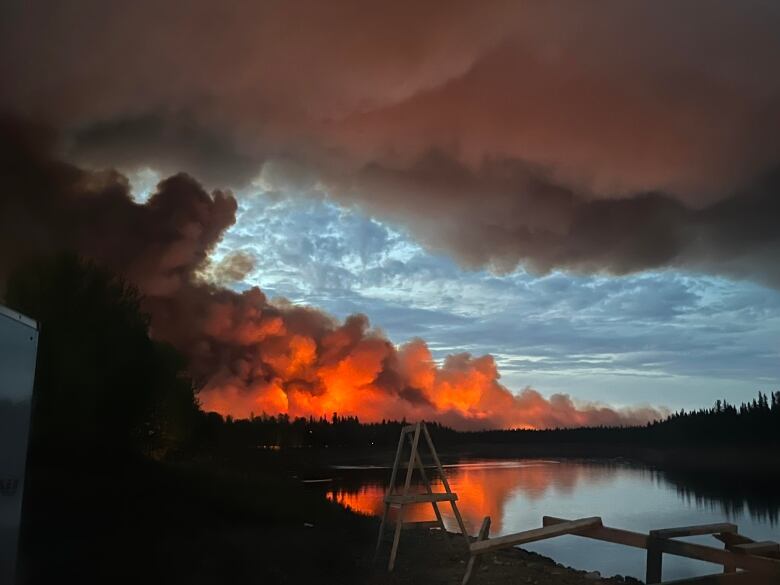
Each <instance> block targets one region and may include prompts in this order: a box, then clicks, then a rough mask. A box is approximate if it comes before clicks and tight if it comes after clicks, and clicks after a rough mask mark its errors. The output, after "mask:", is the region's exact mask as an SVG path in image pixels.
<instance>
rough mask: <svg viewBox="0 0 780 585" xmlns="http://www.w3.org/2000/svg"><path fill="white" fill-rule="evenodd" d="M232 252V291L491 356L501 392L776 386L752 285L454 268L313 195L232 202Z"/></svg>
mask: <svg viewBox="0 0 780 585" xmlns="http://www.w3.org/2000/svg"><path fill="white" fill-rule="evenodd" d="M236 250H242V251H244V252H246V253H249V254H251V255H252V256H253V258H254V259H255V268H254V270H253V271H252V272H251V273H250V274H249V275H248V276H247V278H246V281H245V282H242V283H236V284H235V286H236V288H238V289H241V288H244V287H246V286H250V285H257V286H259V287H260V288H262V289H263V290H265V291H266V293H267V294H269V296H282V297H285V298H288V299H290V300H292V301H294V302H299V303H305V304H309V305H313V306H317V307H320V308H323V309H325V310H327V311H329V312H331V313H333V314H335V315H336V316H338V317H340V318H343V317H345V316H346V315H348V314H350V313H354V312H361V313H365V314H366V315H368V316H369V318H370V319H371V322H372V323H373V324H374V325H375V326H378V327H380V328H381V329H382V330H383V331H384V332H385V333H386V334H387V335H388V336H389V337H390V339H391V340H393V341H394V342H395V343H402V342H404V341H407V340H408V339H411V338H413V337H422V338H423V339H425V340H426V341H427V342H428V343H429V345H430V347H431V350H432V352H433V355H434V357H435V358H437V359H443V358H444V357H445V356H446V355H447V354H449V353H458V352H462V351H469V352H471V353H474V354H483V353H491V354H493V355H494V356H495V358H496V361H497V363H498V364H499V367H500V370H501V373H502V380H503V381H504V382H505V383H506V384H507V386H509V387H510V388H512V389H514V390H520V389H522V388H523V387H525V386H528V385H530V386H533V387H535V388H536V389H538V390H539V391H540V392H542V393H544V394H550V393H553V392H561V391H563V392H569V393H571V394H572V395H573V396H575V397H576V398H579V399H581V400H590V401H605V402H610V403H616V404H635V403H652V404H666V405H668V406H670V407H672V408H680V407H684V408H690V407H695V406H701V405H709V404H710V403H712V402H713V401H714V400H715V399H717V398H724V397H725V398H727V399H729V400H732V401H739V400H744V399H748V398H752V397H753V396H754V395H755V393H756V392H757V391H758V390H768V389H776V388H778V387H780V344H778V341H780V291H777V290H774V289H770V288H766V287H764V286H761V285H759V284H756V283H752V282H748V281H733V280H729V279H726V278H721V277H717V276H712V275H701V274H692V273H687V272H682V271H676V270H665V271H657V272H648V273H641V274H634V275H627V276H610V275H604V274H602V275H577V274H569V273H563V272H553V273H551V274H546V275H539V274H531V273H529V272H527V271H525V270H523V269H518V270H516V271H514V272H512V273H509V274H502V275H497V274H493V273H491V272H489V271H486V270H476V271H474V270H465V269H463V268H461V267H460V266H459V265H458V264H457V263H456V262H454V261H453V260H452V259H451V258H449V257H447V256H446V255H444V254H440V253H433V252H429V251H427V250H425V249H424V248H423V247H421V246H420V245H419V244H417V243H416V242H415V241H413V240H412V239H411V238H410V237H409V236H408V235H407V234H406V233H405V231H404V230H403V229H402V228H401V227H399V226H392V225H388V224H386V223H383V222H382V221H379V220H377V219H375V218H371V217H367V216H366V215H364V214H363V213H362V212H361V211H360V210H359V209H358V208H344V207H340V206H338V205H336V204H334V203H332V202H330V201H329V200H328V199H327V198H324V197H321V196H297V197H290V198H285V197H278V196H271V195H264V194H253V195H249V194H247V195H242V196H241V197H240V208H239V214H238V219H237V222H236V224H235V226H233V227H232V228H231V229H230V230H229V231H228V232H227V233H226V234H225V237H224V239H223V240H222V242H221V243H220V244H219V246H218V247H217V249H216V250H215V252H214V256H215V259H219V258H220V257H222V256H224V255H225V254H227V253H230V252H233V251H236Z"/></svg>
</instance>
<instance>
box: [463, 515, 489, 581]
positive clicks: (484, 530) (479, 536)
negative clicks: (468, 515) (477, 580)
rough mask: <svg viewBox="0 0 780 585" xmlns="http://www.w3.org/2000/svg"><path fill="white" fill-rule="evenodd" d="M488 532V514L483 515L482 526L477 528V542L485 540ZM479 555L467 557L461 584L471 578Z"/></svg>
mask: <svg viewBox="0 0 780 585" xmlns="http://www.w3.org/2000/svg"><path fill="white" fill-rule="evenodd" d="M489 532H490V516H485V518H484V519H483V520H482V526H481V527H480V528H479V534H477V542H480V541H483V540H487V537H488V533H489ZM478 560H479V555H475V554H472V555H471V556H470V557H469V562H468V564H467V565H466V574H465V575H463V582H462V584H461V585H468V582H469V581H470V580H471V575H472V573H473V572H474V567H476V566H477V561H478Z"/></svg>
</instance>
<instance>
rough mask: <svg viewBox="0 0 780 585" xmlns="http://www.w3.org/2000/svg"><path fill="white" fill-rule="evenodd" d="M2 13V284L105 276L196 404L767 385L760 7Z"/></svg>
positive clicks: (463, 409)
mask: <svg viewBox="0 0 780 585" xmlns="http://www.w3.org/2000/svg"><path fill="white" fill-rule="evenodd" d="M2 10H3V13H4V15H3V16H4V18H2V19H0V77H2V79H3V81H4V83H3V91H2V92H1V93H0V112H2V116H3V118H2V119H3V128H2V129H3V140H4V143H3V148H4V152H6V154H8V155H9V159H10V160H12V161H14V162H13V164H11V163H6V166H5V168H4V174H6V175H7V178H6V181H5V182H6V186H5V188H6V196H5V198H4V201H3V202H2V203H0V205H5V206H6V207H5V208H3V209H0V211H3V212H4V213H3V215H0V227H3V228H4V229H5V232H6V233H5V235H4V236H0V237H4V238H5V239H6V240H8V238H9V234H11V235H13V236H14V237H15V238H16V240H13V239H11V240H9V242H10V243H8V245H7V246H6V249H5V250H0V284H2V278H3V275H7V274H9V273H10V271H11V270H12V268H13V267H14V266H15V265H18V264H20V263H24V262H25V261H27V259H28V258H29V257H31V255H33V254H34V253H40V251H41V250H47V251H52V250H62V249H74V250H75V251H77V252H78V253H80V254H82V255H84V256H86V257H88V258H91V259H95V260H97V261H100V262H102V263H105V264H107V265H108V266H110V267H111V268H113V269H115V270H117V271H118V272H120V273H121V274H122V275H123V276H125V277H127V278H129V279H130V280H132V281H134V282H136V283H137V284H138V286H139V287H140V288H141V290H142V292H143V293H144V294H145V295H146V298H147V300H146V301H145V302H146V307H145V308H146V310H148V311H149V312H150V313H151V314H152V333H153V335H155V336H157V337H158V338H160V339H163V340H166V341H169V342H171V343H173V344H174V345H176V346H177V347H178V348H179V349H180V351H182V352H183V353H184V354H185V356H186V357H187V358H188V359H189V360H190V369H191V373H192V375H193V376H194V377H195V378H196V379H197V380H198V381H199V383H201V384H202V385H203V391H202V392H201V397H202V401H203V405H204V407H205V408H211V409H214V410H218V411H220V412H223V413H225V414H227V413H231V414H235V415H237V416H246V415H248V414H250V413H254V412H257V411H258V410H263V411H267V410H270V411H272V412H288V413H290V414H322V413H325V412H328V411H330V410H332V409H335V408H339V409H341V410H342V411H346V412H347V413H356V414H361V415H362V416H364V418H365V417H369V418H374V419H376V418H380V417H383V416H385V415H386V416H388V417H389V416H410V417H411V416H417V417H420V416H433V417H435V418H438V419H440V420H443V421H445V422H448V423H452V424H455V425H456V426H457V425H459V426H462V427H464V428H466V427H473V426H475V425H488V424H490V425H503V426H507V425H510V426H511V425H519V426H545V425H547V426H549V425H562V426H572V425H577V424H602V423H610V424H612V423H615V424H622V423H628V422H643V421H645V420H648V419H651V418H655V417H657V416H662V415H663V414H664V413H665V412H667V411H668V409H677V408H680V407H685V408H691V407H699V406H707V405H710V404H712V403H713V402H714V401H715V400H716V399H718V398H726V399H728V400H731V401H735V402H738V401H741V400H744V399H748V398H751V397H753V396H754V395H755V393H756V392H758V391H759V390H770V389H773V388H777V384H778V379H779V378H780V368H778V357H779V356H778V339H779V338H780V327H779V324H780V321H779V320H778V316H779V313H778V310H779V309H778V308H779V307H780V292H779V291H780V269H779V266H780V265H779V264H778V262H777V258H778V254H780V228H779V227H778V224H777V220H776V218H777V217H780V197H779V196H778V190H779V189H780V78H779V77H778V76H777V75H776V72H777V68H778V64H780V36H778V35H777V30H778V26H780V9H778V8H777V7H776V5H775V4H774V3H772V2H767V1H764V0H749V1H746V2H740V3H735V2H731V1H726V0H713V1H712V2H708V3H707V7H706V10H703V9H702V5H701V3H699V2H693V1H690V2H689V1H682V2H677V3H675V4H674V5H673V6H670V5H664V4H659V3H657V2H652V1H649V0H647V1H645V0H641V1H637V2H632V3H626V2H623V1H620V0H606V1H604V2H600V3H598V4H597V5H590V4H589V5H585V4H582V3H576V2H566V1H557V0H556V1H550V2H544V3H518V2H514V1H504V0H491V1H489V2H479V3H477V2H471V1H466V0H462V1H461V0H455V1H452V0H450V1H447V2H437V1H431V2H426V3H424V4H421V3H419V2H407V1H404V0H399V1H395V2H376V3H372V4H371V5H369V4H368V3H365V2H359V1H355V0H336V1H333V2H327V3H323V2H320V1H319V0H303V1H301V2H295V3H290V2H277V1H273V0H267V1H258V2H252V3H247V2H243V1H240V0H228V1H225V2H220V3H214V2H211V1H206V0H195V1H193V2H191V3H190V4H189V6H188V10H186V11H182V10H180V9H179V7H177V6H176V4H175V3H167V2H157V1H155V2H152V1H151V0H136V1H134V2H129V1H123V0H119V1H117V2H112V3H109V4H107V3H104V2H100V1H98V0H87V1H84V2H81V3H79V5H78V6H77V7H75V6H69V5H67V4H64V3H61V2H56V1H53V0H52V1H43V2H38V3H29V2H22V1H17V0H8V1H7V2H5V3H3V6H2ZM33 202H35V204H33ZM3 222H5V223H3ZM22 240H25V244H24V245H21V246H20V245H17V242H19V241H22ZM284 299H287V300H284ZM353 315H360V316H356V317H354V316H353Z"/></svg>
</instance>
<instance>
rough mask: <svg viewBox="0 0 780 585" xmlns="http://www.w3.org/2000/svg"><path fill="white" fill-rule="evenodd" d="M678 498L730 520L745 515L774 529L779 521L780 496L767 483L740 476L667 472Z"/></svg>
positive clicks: (667, 478) (666, 477) (667, 479)
mask: <svg viewBox="0 0 780 585" xmlns="http://www.w3.org/2000/svg"><path fill="white" fill-rule="evenodd" d="M663 475H664V479H665V480H666V481H668V482H669V483H670V484H672V485H673V486H674V488H675V490H676V491H677V495H678V496H680V497H681V498H683V499H685V500H686V501H687V502H688V503H694V504H696V506H699V507H707V508H710V509H711V510H719V511H720V512H721V513H723V514H724V515H725V516H726V517H728V518H739V517H740V516H743V515H745V514H747V515H749V516H750V518H752V519H753V520H757V521H760V522H767V523H769V524H770V525H771V526H775V525H776V524H778V521H780V497H779V496H778V493H777V489H776V488H775V487H774V486H772V485H771V482H769V481H766V480H760V479H756V480H747V479H745V478H744V477H741V476H727V475H725V476H724V475H718V476H717V477H713V476H712V475H711V474H694V473H685V472H680V471H667V472H664V474H663Z"/></svg>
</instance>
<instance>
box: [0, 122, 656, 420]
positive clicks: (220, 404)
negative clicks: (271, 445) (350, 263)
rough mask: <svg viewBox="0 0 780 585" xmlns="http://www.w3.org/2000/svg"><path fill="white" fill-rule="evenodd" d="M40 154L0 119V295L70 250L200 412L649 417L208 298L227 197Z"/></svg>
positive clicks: (346, 331)
mask: <svg viewBox="0 0 780 585" xmlns="http://www.w3.org/2000/svg"><path fill="white" fill-rule="evenodd" d="M51 148H52V141H51V140H50V139H48V138H47V134H46V133H45V132H42V131H40V130H35V129H33V128H32V127H30V126H29V125H26V124H22V123H20V122H19V121H17V120H14V119H4V120H0V172H1V173H2V176H3V184H2V186H0V193H1V194H2V196H0V291H2V288H3V287H2V284H3V282H4V280H5V279H6V278H7V277H8V275H9V274H10V273H11V272H12V271H13V270H14V269H15V268H16V267H18V266H21V265H23V264H25V263H27V262H30V261H32V260H33V259H34V258H36V257H38V256H42V255H43V256H45V255H50V254H58V253H61V252H65V251H68V252H75V253H77V254H79V255H81V256H83V257H85V258H88V259H91V260H93V261H96V262H99V263H101V264H104V265H107V266H109V267H111V268H112V269H113V270H115V271H116V272H118V273H119V274H121V275H123V276H124V277H126V278H127V279H129V280H131V281H132V282H133V283H135V284H136V285H137V286H138V287H139V288H140V290H141V292H142V294H143V295H144V299H143V309H144V310H145V311H147V312H148V313H149V314H150V315H151V332H152V334H153V336H155V337H156V338H158V339H162V340H165V341H168V342H170V343H171V344H173V345H174V346H175V347H176V348H177V349H179V350H180V351H181V352H182V353H183V354H184V355H185V356H186V358H187V360H188V364H189V370H190V372H191V374H192V375H193V377H194V379H195V380H196V382H197V383H198V385H199V386H200V387H201V388H202V391H201V393H200V399H201V401H202V404H203V406H204V408H206V409H208V410H216V411H218V412H221V413H223V414H232V415H234V416H240V417H247V416H250V415H251V414H252V413H255V414H260V413H263V412H266V413H269V414H277V413H287V414H290V415H292V416H324V415H330V414H331V413H332V412H339V413H340V414H342V415H358V416H360V417H361V418H362V419H364V420H380V419H382V418H398V419H400V418H402V417H407V418H408V419H414V420H417V419H420V418H426V419H435V420H441V421H444V422H446V423H449V424H452V425H455V426H458V427H460V428H475V427H477V428H484V427H491V426H526V427H543V426H545V427H546V426H578V425H586V424H630V423H644V422H646V421H648V420H651V419H654V418H658V417H660V416H661V415H662V414H663V413H662V412H661V411H658V410H656V409H653V408H637V409H613V408H609V407H606V406H600V405H577V404H575V403H574V402H573V401H572V400H571V398H570V397H569V396H567V395H564V394H557V395H554V396H552V397H551V398H550V399H545V398H544V397H542V396H541V395H540V394H539V393H538V392H536V391H535V390H532V389H530V388H527V389H525V390H523V391H522V392H521V393H520V394H518V395H514V394H512V393H511V392H509V390H507V388H505V387H504V386H503V385H501V384H500V383H499V381H498V380H499V374H498V371H497V368H496V364H495V362H494V360H493V358H492V357H491V356H481V357H473V356H471V355H469V354H466V353H463V354H457V355H451V356H449V357H448V358H447V359H446V360H445V362H444V363H443V364H442V365H437V364H436V363H434V361H433V359H432V357H431V353H430V351H429V350H428V347H427V346H426V344H425V342H424V341H422V340H420V339H417V340H412V341H410V342H408V343H406V344H404V345H403V346H401V347H396V346H395V345H394V344H392V343H391V342H390V341H389V340H388V339H386V338H385V337H384V336H383V335H382V334H381V333H380V332H378V331H376V330H374V329H372V328H371V327H370V325H369V322H368V319H367V318H366V317H365V316H363V315H352V316H351V317H349V318H347V319H346V320H345V321H344V322H343V323H340V322H338V321H336V320H335V319H334V318H332V317H331V316H329V315H327V314H325V313H323V312H321V311H318V310H316V309H312V308H309V307H302V306H294V305H291V304H289V303H286V302H277V303H271V302H269V301H268V300H267V299H266V297H265V295H264V294H263V293H262V292H261V291H260V290H259V289H257V288H253V289H250V290H248V291H245V292H244V293H241V294H238V293H236V292H233V291H230V290H228V289H225V288H221V287H220V286H218V285H217V284H214V283H213V282H214V280H215V281H219V279H220V278H224V279H228V280H229V279H232V278H235V277H236V276H240V275H241V274H243V273H244V272H246V271H247V270H248V269H251V266H250V265H248V264H247V262H248V258H246V257H244V256H241V255H233V256H229V257H228V258H227V259H226V260H225V261H224V262H221V263H219V264H217V265H216V266H215V265H213V264H210V263H209V260H208V253H209V251H210V250H211V249H212V247H213V246H214V245H215V244H216V243H217V242H218V241H219V239H220V237H221V235H222V233H223V231H224V230H225V229H226V228H227V227H228V226H230V225H231V224H232V223H233V222H234V220H235V212H236V201H235V199H234V198H233V196H232V195H230V194H228V193H224V192H220V191H215V192H213V193H207V192H206V191H205V190H204V189H203V188H202V187H201V186H200V185H199V184H198V183H197V182H196V181H195V180H194V179H192V178H191V177H189V176H187V175H184V174H179V175H174V176H172V177H170V178H168V179H165V180H163V181H161V182H160V184H159V185H158V186H157V189H156V190H155V192H154V193H153V194H152V195H151V197H150V198H149V200H148V201H146V202H145V203H142V204H141V203H136V202H134V201H133V200H132V198H131V197H130V192H129V190H128V185H127V180H126V179H125V177H123V176H122V175H121V174H119V173H117V172H114V171H102V172H92V171H85V170H82V169H80V168H78V167H76V166H74V165H72V164H68V163H64V162H61V161H59V160H57V159H56V157H53V156H52V153H51ZM202 274H208V275H209V277H211V278H212V279H213V280H212V281H211V282H206V281H204V280H203V279H202V278H201V276H200V275H202Z"/></svg>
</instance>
